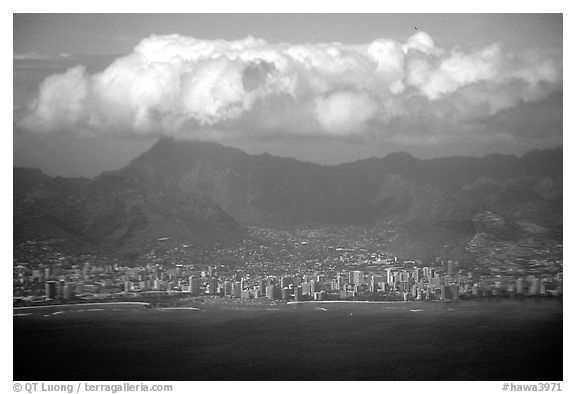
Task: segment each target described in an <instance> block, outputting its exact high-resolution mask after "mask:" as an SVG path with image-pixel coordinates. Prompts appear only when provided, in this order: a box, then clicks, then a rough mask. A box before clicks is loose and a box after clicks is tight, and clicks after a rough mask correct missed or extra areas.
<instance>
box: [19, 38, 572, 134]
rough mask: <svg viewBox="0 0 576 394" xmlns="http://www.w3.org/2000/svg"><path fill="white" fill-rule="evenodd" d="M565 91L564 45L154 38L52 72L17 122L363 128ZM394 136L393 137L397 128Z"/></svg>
mask: <svg viewBox="0 0 576 394" xmlns="http://www.w3.org/2000/svg"><path fill="white" fill-rule="evenodd" d="M561 89H562V59H561V54H556V55H551V54H549V53H548V54H545V53H537V52H532V53H515V52H514V51H511V50H507V49H506V48H504V47H502V46H499V45H496V44H494V45H489V46H487V47H482V48H467V49H463V48H440V47H438V46H437V45H436V44H435V43H434V41H433V40H432V38H431V37H430V36H429V35H427V34H426V33H424V32H418V33H417V34H415V35H414V36H412V37H410V38H409V39H408V40H407V41H406V42H397V41H395V40H388V39H378V40H375V41H373V42H371V43H367V44H364V45H345V44H341V43H318V44H306V45H289V44H269V43H267V42H265V41H264V40H260V39H255V38H252V37H248V38H246V39H243V40H237V41H224V40H198V39H195V38H191V37H183V36H180V35H167V36H151V37H149V38H146V39H144V40H142V41H141V42H140V43H139V44H138V45H137V46H136V47H135V48H134V50H133V51H132V53H130V54H128V55H126V56H123V57H120V58H118V59H116V60H115V61H114V62H113V63H112V64H111V65H110V66H108V67H107V68H106V69H104V70H103V71H101V72H98V73H95V74H89V73H87V72H86V70H85V69H84V68H83V67H74V68H71V69H69V70H68V71H66V72H65V73H62V74H56V75H52V76H50V77H48V78H47V79H46V80H45V81H44V82H42V83H41V84H40V86H39V89H38V94H37V97H36V98H35V100H34V101H33V102H32V104H31V105H30V108H29V111H28V113H27V115H26V116H25V117H24V119H23V120H22V121H21V122H20V126H22V127H23V128H25V129H27V130H31V131H36V132H45V133H49V132H58V131H63V130H69V131H70V130H71V131H82V132H94V133H105V132H113V133H128V134H139V135H166V134H168V135H170V134H175V135H176V134H177V135H179V136H182V135H190V136H192V137H195V136H198V135H200V134H199V133H202V134H201V135H206V134H207V133H208V134H209V132H210V130H214V132H215V133H216V132H217V133H219V134H222V133H252V134H254V133H256V134H258V133H259V134H273V133H276V134H277V133H280V134H294V135H302V134H314V135H324V134H325V135H357V134H362V133H374V132H380V131H382V130H387V129H389V127H387V126H389V125H390V124H391V122H397V121H398V120H399V119H400V120H401V119H414V118H419V119H425V118H427V117H428V118H430V119H432V120H433V121H434V122H435V123H437V122H438V121H440V120H442V119H449V120H450V121H452V122H467V121H470V120H474V121H477V120H478V119H481V118H483V117H490V116H494V115H496V114H497V113H499V112H500V111H503V110H506V109H510V108H513V107H516V106H518V105H519V104H520V103H522V102H535V101H538V100H542V99H544V98H545V97H547V96H548V95H550V94H551V93H553V92H555V91H560V90H561ZM395 138H398V136H395Z"/></svg>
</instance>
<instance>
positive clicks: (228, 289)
mask: <svg viewBox="0 0 576 394" xmlns="http://www.w3.org/2000/svg"><path fill="white" fill-rule="evenodd" d="M232 295H233V293H232V283H231V282H230V281H226V282H224V296H228V297H231V296H232Z"/></svg>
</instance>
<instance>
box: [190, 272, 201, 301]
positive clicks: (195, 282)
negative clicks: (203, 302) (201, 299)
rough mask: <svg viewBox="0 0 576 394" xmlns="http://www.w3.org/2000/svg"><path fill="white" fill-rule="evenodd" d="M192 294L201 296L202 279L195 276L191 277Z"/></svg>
mask: <svg viewBox="0 0 576 394" xmlns="http://www.w3.org/2000/svg"><path fill="white" fill-rule="evenodd" d="M190 294H192V295H194V296H197V295H200V279H199V278H195V277H193V276H191V277H190Z"/></svg>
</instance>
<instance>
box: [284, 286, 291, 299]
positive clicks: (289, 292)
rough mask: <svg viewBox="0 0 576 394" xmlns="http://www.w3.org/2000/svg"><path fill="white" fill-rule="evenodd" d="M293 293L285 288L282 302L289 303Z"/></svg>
mask: <svg viewBox="0 0 576 394" xmlns="http://www.w3.org/2000/svg"><path fill="white" fill-rule="evenodd" d="M291 293H292V292H291V290H290V288H288V287H284V288H283V289H282V301H288V300H290V297H291V295H292V294H291Z"/></svg>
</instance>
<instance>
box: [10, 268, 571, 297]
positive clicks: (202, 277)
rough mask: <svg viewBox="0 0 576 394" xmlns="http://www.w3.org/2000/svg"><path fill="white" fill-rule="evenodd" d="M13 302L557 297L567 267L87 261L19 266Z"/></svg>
mask: <svg viewBox="0 0 576 394" xmlns="http://www.w3.org/2000/svg"><path fill="white" fill-rule="evenodd" d="M13 279H14V296H15V302H20V303H21V302H28V303H30V302H46V301H64V302H66V301H70V300H90V299H94V298H117V297H127V296H138V295H146V294H166V295H173V294H178V293H180V294H187V295H190V296H204V295H211V296H219V297H226V298H228V299H230V300H234V299H239V300H250V299H261V298H267V299H270V300H282V301H311V300H336V299H343V300H354V299H356V300H380V299H397V300H405V301H408V300H415V301H425V300H445V301H448V300H458V299H459V298H462V297H482V296H505V295H522V296H544V295H546V296H560V295H562V292H563V290H562V284H563V277H562V273H559V274H557V275H556V276H554V277H545V278H538V277H535V276H532V275H529V276H521V277H516V278H515V277H502V276H498V277H477V275H475V274H474V273H472V272H464V271H463V270H461V269H459V267H458V265H457V263H456V262H453V261H451V260H448V261H446V262H443V263H442V265H439V266H422V264H421V263H420V262H417V261H413V260H403V261H401V260H398V259H395V258H394V259H382V260H380V261H379V264H378V266H374V265H372V266H371V269H369V270H358V269H354V270H327V271H316V272H314V273H299V272H294V273H293V274H290V275H262V274H256V273H254V272H246V271H242V270H238V269H236V268H234V267H229V266H227V265H224V264H221V265H210V264H207V265H205V264H189V265H182V264H176V265H174V266H170V265H163V264H147V265H142V266H136V267H126V266H121V265H119V264H117V263H116V264H113V265H112V264H103V265H97V264H93V263H89V262H85V263H84V264H82V265H81V266H79V265H72V266H69V267H66V266H63V265H60V264H56V265H53V266H46V267H43V268H42V267H27V266H25V265H18V266H16V267H15V268H14V278H13Z"/></svg>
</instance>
